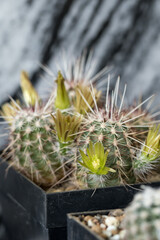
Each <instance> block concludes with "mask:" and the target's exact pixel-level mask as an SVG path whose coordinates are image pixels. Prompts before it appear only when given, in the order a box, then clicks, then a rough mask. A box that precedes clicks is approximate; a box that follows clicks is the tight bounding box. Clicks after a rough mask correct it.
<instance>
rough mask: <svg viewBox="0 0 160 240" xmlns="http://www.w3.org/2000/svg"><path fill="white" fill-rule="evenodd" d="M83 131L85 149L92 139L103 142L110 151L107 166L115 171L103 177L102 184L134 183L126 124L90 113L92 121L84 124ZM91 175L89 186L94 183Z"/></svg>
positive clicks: (105, 148)
mask: <svg viewBox="0 0 160 240" xmlns="http://www.w3.org/2000/svg"><path fill="white" fill-rule="evenodd" d="M87 121H88V120H87ZM82 132H83V133H82V135H81V137H80V145H81V146H82V149H83V150H84V151H86V149H87V147H88V144H89V142H90V141H91V142H92V143H96V142H101V143H102V144H103V147H104V150H105V151H108V152H109V153H108V156H107V162H106V166H107V167H109V168H112V169H114V170H115V172H109V173H108V174H107V175H106V177H105V178H104V181H103V180H102V179H101V180H100V181H101V182H102V183H103V184H102V185H106V186H107V185H117V184H118V185H119V184H123V183H134V181H135V177H134V173H133V170H132V160H133V157H132V151H131V148H130V144H131V143H130V140H129V139H128V137H127V135H128V129H127V127H126V126H125V125H122V124H121V122H120V121H111V120H107V121H104V120H101V121H100V119H95V116H93V117H92V115H90V121H88V122H87V123H86V124H84V129H83V130H82ZM91 176H92V175H91ZM91 176H90V177H89V179H90V180H89V181H88V184H89V186H90V185H92V186H93V185H94V184H93V183H92V181H91V179H92V177H91ZM95 183H96V181H95Z"/></svg>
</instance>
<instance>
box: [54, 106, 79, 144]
mask: <svg viewBox="0 0 160 240" xmlns="http://www.w3.org/2000/svg"><path fill="white" fill-rule="evenodd" d="M51 116H52V118H53V120H54V123H55V130H56V133H57V136H58V139H59V142H60V143H69V142H72V141H73V140H74V138H75V136H76V133H77V132H78V130H79V127H80V124H81V121H82V117H81V116H80V117H77V116H69V115H63V114H62V113H61V111H60V110H59V109H57V112H56V116H53V115H51Z"/></svg>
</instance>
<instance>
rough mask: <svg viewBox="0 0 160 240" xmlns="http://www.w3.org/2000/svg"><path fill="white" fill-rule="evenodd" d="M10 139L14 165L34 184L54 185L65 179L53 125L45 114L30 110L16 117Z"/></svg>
mask: <svg viewBox="0 0 160 240" xmlns="http://www.w3.org/2000/svg"><path fill="white" fill-rule="evenodd" d="M10 138H11V143H10V153H9V155H11V162H12V163H11V164H12V165H14V166H15V167H16V168H17V169H19V170H20V171H21V172H23V173H24V174H25V175H27V176H28V177H29V178H30V179H32V180H33V181H34V182H36V183H37V184H39V185H42V186H51V185H53V184H55V183H56V182H57V181H58V180H59V179H61V178H62V177H63V176H64V170H63V168H61V167H60V166H61V162H60V160H59V159H61V157H59V156H58V148H57V146H56V142H55V137H54V134H53V133H52V125H51V123H50V120H49V119H48V118H46V117H44V116H43V114H42V115H41V114H40V115H39V114H37V113H35V112H32V111H28V110H27V111H26V112H25V111H22V112H21V113H19V114H17V115H16V117H15V119H14V120H13V123H12V126H11V136H10ZM56 169H58V170H56Z"/></svg>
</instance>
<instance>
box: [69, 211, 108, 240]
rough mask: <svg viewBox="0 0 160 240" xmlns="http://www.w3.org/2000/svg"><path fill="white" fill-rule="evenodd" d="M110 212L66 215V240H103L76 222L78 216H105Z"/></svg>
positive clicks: (78, 221) (79, 222)
mask: <svg viewBox="0 0 160 240" xmlns="http://www.w3.org/2000/svg"><path fill="white" fill-rule="evenodd" d="M109 211H110V210H101V211H91V212H81V213H69V214H67V239H68V240H82V239H83V240H104V238H102V237H101V236H100V235H98V234H97V233H95V232H93V231H92V230H91V229H90V228H89V227H87V226H86V225H85V224H84V223H82V222H81V221H80V220H78V218H77V217H78V216H80V215H84V216H86V215H90V216H94V215H96V214H100V215H107V214H108V213H109Z"/></svg>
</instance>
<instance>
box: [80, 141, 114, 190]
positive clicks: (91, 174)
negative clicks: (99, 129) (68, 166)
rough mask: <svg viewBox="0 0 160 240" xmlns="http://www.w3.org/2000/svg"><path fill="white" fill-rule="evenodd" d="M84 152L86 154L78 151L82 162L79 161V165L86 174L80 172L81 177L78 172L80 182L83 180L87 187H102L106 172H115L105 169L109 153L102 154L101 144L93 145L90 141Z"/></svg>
mask: <svg viewBox="0 0 160 240" xmlns="http://www.w3.org/2000/svg"><path fill="white" fill-rule="evenodd" d="M86 152H87V154H85V153H84V151H82V150H80V155H81V159H82V161H79V163H80V165H82V166H83V167H85V169H86V174H84V172H82V173H83V174H82V175H81V174H80V172H78V174H79V176H78V177H79V179H80V181H81V180H83V182H84V183H85V184H86V185H87V187H95V186H96V187H104V186H105V180H106V176H107V174H108V172H113V173H114V172H115V170H114V169H112V168H109V167H106V162H107V157H108V153H109V152H108V151H106V152H104V147H103V144H102V143H100V142H96V143H95V144H94V145H93V143H92V142H91V141H90V142H89V147H88V148H87V149H86Z"/></svg>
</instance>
